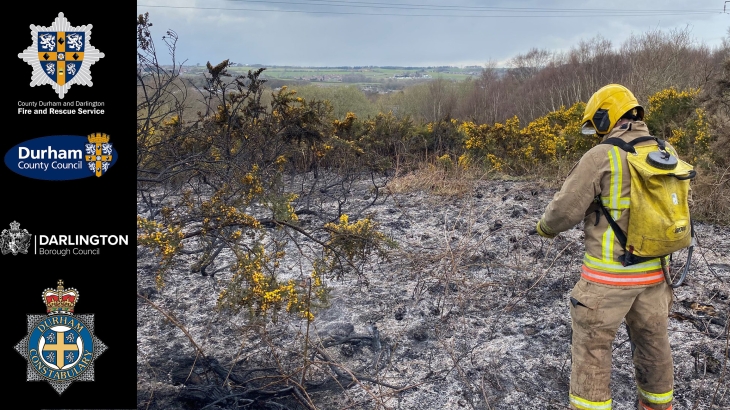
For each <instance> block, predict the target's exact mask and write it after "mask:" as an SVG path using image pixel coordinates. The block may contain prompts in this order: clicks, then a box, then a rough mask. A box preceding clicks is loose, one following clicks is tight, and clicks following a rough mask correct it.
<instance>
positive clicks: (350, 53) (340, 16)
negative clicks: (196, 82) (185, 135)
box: [137, 0, 730, 66]
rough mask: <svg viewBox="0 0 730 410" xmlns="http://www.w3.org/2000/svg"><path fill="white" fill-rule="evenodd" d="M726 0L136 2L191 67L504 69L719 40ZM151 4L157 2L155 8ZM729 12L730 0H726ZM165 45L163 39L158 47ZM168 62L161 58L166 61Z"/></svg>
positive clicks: (157, 34)
mask: <svg viewBox="0 0 730 410" xmlns="http://www.w3.org/2000/svg"><path fill="white" fill-rule="evenodd" d="M725 3H726V2H725V1H724V0H681V1H680V0H676V1H675V0H664V1H662V0H653V1H645V0H611V1H605V0H601V1H598V0H595V1H594V0H591V1H579V0H555V1H545V0H542V1H538V0H511V1H506V0H505V1H503V0H489V1H487V0H483V1H470V0H452V1H449V0H392V1H387V0H362V1H354V0H138V2H137V13H138V14H141V13H145V12H149V14H150V20H151V22H152V23H153V24H154V26H153V31H152V32H153V35H154V39H155V41H157V42H158V43H159V42H160V38H161V37H162V36H163V35H164V34H165V31H166V30H167V29H172V30H174V31H175V32H177V34H178V36H179V41H178V44H177V57H178V60H179V61H180V60H187V62H186V65H195V64H198V63H200V64H205V63H206V62H207V61H210V62H211V63H213V64H217V63H218V62H220V61H222V60H224V59H227V58H228V59H230V60H231V61H232V62H234V63H242V64H264V65H269V66H272V65H294V66H357V65H375V66H385V65H393V66H439V65H456V66H464V65H479V66H484V65H485V64H487V63H489V62H495V63H497V65H498V66H504V63H505V62H506V61H507V60H509V59H510V58H512V57H514V56H516V55H518V54H523V53H526V52H527V51H529V50H530V49H531V48H538V49H546V50H549V51H564V50H569V49H570V48H571V47H573V46H575V45H577V44H578V42H579V41H581V40H590V39H592V38H595V37H596V36H601V37H603V38H605V39H608V40H610V41H611V42H612V44H613V46H614V47H618V46H620V45H621V43H622V42H623V41H624V40H626V39H627V38H628V37H629V36H631V35H632V34H634V35H641V34H643V33H646V32H648V31H651V30H661V31H665V32H669V31H670V30H684V29H687V30H690V32H691V36H692V38H693V39H694V40H696V42H697V43H702V44H705V45H707V46H709V47H718V46H719V45H720V44H721V42H722V39H723V38H724V37H726V36H727V30H728V27H729V26H730V14H725V13H723V7H724V6H725ZM153 6H154V7H153ZM727 8H728V10H727V13H730V2H727ZM160 48H161V46H158V49H160ZM169 61H170V60H169V59H168V60H167V61H164V59H163V62H164V63H169Z"/></svg>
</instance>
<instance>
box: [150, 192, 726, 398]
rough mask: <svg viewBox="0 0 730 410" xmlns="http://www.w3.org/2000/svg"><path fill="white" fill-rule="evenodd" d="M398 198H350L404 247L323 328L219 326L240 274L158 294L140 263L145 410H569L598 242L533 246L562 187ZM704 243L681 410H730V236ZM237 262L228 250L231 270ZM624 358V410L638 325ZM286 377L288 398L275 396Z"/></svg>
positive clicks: (318, 321)
mask: <svg viewBox="0 0 730 410" xmlns="http://www.w3.org/2000/svg"><path fill="white" fill-rule="evenodd" d="M401 185H404V184H401ZM388 188H389V189H384V190H382V193H386V192H388V194H387V195H383V194H382V193H381V194H380V195H379V196H377V197H374V198H373V191H372V186H371V185H369V184H368V182H367V181H363V182H358V183H356V184H353V185H352V186H351V187H349V188H348V189H349V190H350V193H351V194H352V197H351V198H352V199H351V200H349V201H348V202H347V203H345V206H344V207H343V210H344V211H345V212H352V213H353V214H356V213H357V210H360V209H364V210H365V211H364V212H367V213H370V214H371V215H372V218H373V219H374V220H375V221H377V222H378V223H379V224H380V229H381V231H382V232H384V233H386V234H387V235H388V236H390V237H391V238H393V239H394V240H395V241H396V242H397V243H398V245H399V246H398V247H397V248H395V249H391V250H390V251H389V258H388V260H383V261H373V263H372V264H370V265H368V266H366V267H365V270H364V274H362V275H346V276H344V277H343V278H341V279H334V278H331V279H330V280H328V282H327V283H328V285H329V286H330V287H331V293H330V300H329V303H328V305H327V306H323V307H320V308H319V309H318V310H317V311H316V312H315V314H316V318H315V320H314V321H313V322H312V323H311V324H310V325H309V329H308V326H307V322H306V321H305V320H302V319H300V318H299V317H296V316H293V315H288V314H282V315H279V316H278V318H277V320H276V321H273V320H271V319H268V320H251V319H250V318H249V316H248V315H247V314H240V315H231V314H230V313H225V312H219V311H217V310H216V309H215V302H216V296H217V295H218V292H219V291H220V290H221V289H222V287H223V286H224V285H225V283H226V281H227V280H228V279H229V278H230V274H229V273H228V271H227V270H225V269H221V271H220V272H218V273H217V274H216V275H215V276H214V277H210V276H202V275H201V274H199V273H195V274H194V273H190V264H191V263H192V259H186V257H181V258H180V259H179V260H178V262H177V265H176V267H175V268H174V270H173V272H171V274H170V275H168V281H167V284H166V286H165V287H164V288H162V289H157V288H156V287H155V282H154V272H155V270H156V268H157V261H156V260H155V258H154V257H153V256H152V255H151V254H149V253H148V252H147V251H145V250H143V249H140V250H139V252H138V255H139V256H138V264H137V286H138V290H139V294H140V297H138V304H137V323H138V327H137V367H138V379H137V383H138V399H137V402H138V408H140V409H176V408H180V409H189V408H190V409H193V408H195V409H201V408H204V409H221V408H227V409H233V408H250V409H256V408H262V409H263V408H271V409H277V408H279V409H303V408H318V409H376V408H377V409H439V410H441V409H462V408H464V409H564V408H567V406H566V402H567V397H568V379H569V375H570V365H571V360H570V334H571V330H570V317H569V310H568V303H569V302H568V295H569V292H570V290H571V289H572V287H573V285H574V284H575V283H576V282H577V280H578V278H579V276H580V274H579V268H580V265H581V260H582V257H583V244H582V236H583V233H582V229H581V227H580V226H578V227H576V228H575V229H572V230H569V231H567V232H564V233H562V234H560V235H559V236H558V237H557V238H555V239H553V240H547V239H542V238H540V237H538V236H530V235H527V234H526V232H527V231H528V230H529V229H531V228H532V227H533V226H534V224H535V222H536V221H537V219H538V218H539V217H540V215H541V214H542V211H543V210H544V208H545V206H546V205H547V203H548V202H549V200H550V199H551V198H552V195H553V193H554V190H551V189H546V188H542V187H541V186H540V185H539V184H538V183H535V182H519V181H505V180H499V181H495V180H486V181H485V180H481V181H477V182H474V183H473V184H471V185H469V186H468V187H466V188H464V189H462V190H460V191H459V190H457V191H458V192H457V193H453V194H450V195H443V194H438V193H434V192H433V189H426V190H422V189H416V188H412V189H408V188H407V187H404V186H398V185H397V184H395V183H394V182H391V184H389V186H388ZM310 199H311V198H310ZM373 201H374V203H373ZM326 202H327V198H323V199H321V200H320V202H319V204H320V205H322V204H325V203H326ZM139 209H140V213H141V214H142V215H144V214H145V212H146V211H145V209H144V208H143V207H142V206H140V208H139ZM334 209H336V205H335V208H334ZM363 215H364V213H363ZM335 216H336V215H335ZM316 218H318V216H317V215H304V216H302V218H301V220H300V223H301V224H303V225H304V226H306V225H307V224H312V223H314V222H318V223H319V222H321V221H318V220H316ZM351 221H352V219H351ZM696 230H697V238H698V242H699V244H698V246H697V247H696V248H695V250H694V255H693V258H692V264H691V270H690V272H689V275H688V277H687V279H686V280H685V282H684V284H683V285H682V286H680V287H678V288H677V289H675V293H674V294H675V299H674V303H673V306H672V313H671V315H670V320H669V327H670V329H669V335H670V341H671V346H672V349H673V358H674V366H675V402H674V403H675V404H674V408H675V409H710V408H714V409H726V408H730V393H729V392H728V390H729V389H728V386H729V385H730V384H729V383H728V382H727V380H728V378H729V377H730V374H729V373H730V369H728V324H727V317H728V306H729V302H730V300H728V297H729V296H730V228H728V227H721V226H713V225H707V224H697V225H696ZM274 234H276V233H274ZM300 239H302V240H301V243H302V244H304V252H305V253H306V248H307V246H306V244H307V240H304V239H303V238H300ZM287 252H288V253H287V255H288V256H287V259H285V260H284V262H283V263H282V266H283V267H284V269H283V271H284V272H287V271H288V272H289V273H290V274H291V275H292V277H297V275H300V274H302V273H303V274H307V272H308V267H309V265H308V264H309V263H310V262H309V260H308V257H307V255H301V254H299V253H298V252H297V251H296V248H293V249H291V250H290V251H289V250H288V251H287ZM676 256H677V260H679V261H680V262H681V261H682V259H683V257H685V256H686V255H684V254H681V255H676ZM225 261H226V255H225V252H223V253H221V255H220V257H219V259H218V260H217V261H216V266H224V265H225ZM307 339H308V340H310V342H311V343H310V344H309V345H307V346H306V352H305V340H307ZM613 348H614V351H613V376H612V383H611V387H612V391H613V400H614V408H615V409H619V410H621V409H634V408H636V407H635V406H636V404H635V403H636V393H635V385H634V376H633V365H632V363H631V359H630V344H629V342H628V337H627V334H626V331H625V329H624V327H623V326H621V328H620V329H619V331H618V333H617V335H616V339H615V341H614V346H613ZM201 353H202V354H201ZM305 365H307V366H308V370H307V377H306V381H305V384H304V386H306V391H303V389H298V388H294V387H292V386H302V379H301V377H302V373H301V369H302V367H303V366H305ZM282 377H289V379H287V380H288V384H289V386H290V387H284V386H285V384H281V383H280V384H277V385H272V384H270V383H269V382H268V381H270V380H281V379H282Z"/></svg>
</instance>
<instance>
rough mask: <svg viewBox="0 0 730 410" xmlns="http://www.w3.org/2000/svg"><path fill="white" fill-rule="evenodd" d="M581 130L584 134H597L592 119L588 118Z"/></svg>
mask: <svg viewBox="0 0 730 410" xmlns="http://www.w3.org/2000/svg"><path fill="white" fill-rule="evenodd" d="M580 132H581V134H583V135H595V134H596V127H594V126H593V123H592V122H591V121H590V120H588V121H586V122H584V123H583V126H582V127H581V128H580Z"/></svg>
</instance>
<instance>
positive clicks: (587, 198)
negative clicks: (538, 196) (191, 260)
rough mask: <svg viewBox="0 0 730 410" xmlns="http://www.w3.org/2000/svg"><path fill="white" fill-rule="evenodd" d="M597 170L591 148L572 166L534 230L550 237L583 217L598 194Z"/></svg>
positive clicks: (573, 224)
mask: <svg viewBox="0 0 730 410" xmlns="http://www.w3.org/2000/svg"><path fill="white" fill-rule="evenodd" d="M598 170H599V166H598V164H597V161H596V158H595V154H594V152H593V150H591V151H589V152H588V153H586V154H585V155H584V156H583V157H582V158H581V160H580V161H579V162H578V164H576V165H575V166H574V167H573V169H572V170H571V171H570V173H569V174H568V177H567V178H566V180H565V182H564V183H563V186H562V188H560V191H558V192H557V193H556V194H555V196H553V200H552V201H551V202H550V204H548V206H547V208H546V209H545V213H544V214H543V215H542V218H540V220H539V221H538V222H537V226H536V227H535V230H536V231H537V233H538V234H539V235H540V236H543V237H546V238H553V237H555V235H557V234H558V233H560V232H563V231H567V230H568V229H570V228H572V227H574V226H575V225H577V224H578V223H579V222H580V221H582V220H583V218H584V217H585V212H586V209H588V208H589V207H590V206H591V203H593V199H594V198H595V197H596V195H599V194H600V193H601V174H600V172H598Z"/></svg>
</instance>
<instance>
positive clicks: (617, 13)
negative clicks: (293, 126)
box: [137, 0, 720, 18]
mask: <svg viewBox="0 0 730 410" xmlns="http://www.w3.org/2000/svg"><path fill="white" fill-rule="evenodd" d="M255 1H257V0H250V1H249V2H255ZM261 2H264V3H273V2H272V1H261ZM280 3H287V4H297V3H293V2H280ZM311 5H313V6H316V5H315V4H311ZM137 7H152V8H164V9H190V10H225V11H252V12H276V13H303V14H335V15H358V16H396V17H468V18H496V17H499V18H515V17H517V18H531V17H543V18H544V17H561V18H562V17H594V18H595V17H596V14H566V15H554V14H553V15H544V14H509V15H495V14H486V15H485V14H469V15H463V14H403V13H362V12H345V11H318V10H282V9H254V8H233V7H197V6H162V5H151V4H138V5H137ZM372 8H393V7H372ZM416 10H418V9H416ZM443 11H446V10H443ZM459 11H467V10H459ZM483 11H485V12H488V10H483ZM495 11H508V12H509V10H495ZM525 11H528V10H525ZM529 11H530V12H535V11H540V12H546V11H548V10H529ZM567 11H569V10H565V11H564V12H567ZM585 11H586V10H580V11H576V12H585ZM511 12H512V13H519V11H516V10H512V11H511ZM645 12H647V13H645V14H641V13H637V11H636V10H607V11H603V12H601V13H600V16H601V17H646V16H652V15H656V16H683V15H687V14H720V12H710V11H701V10H664V11H662V10H645ZM648 12H651V14H648Z"/></svg>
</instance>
